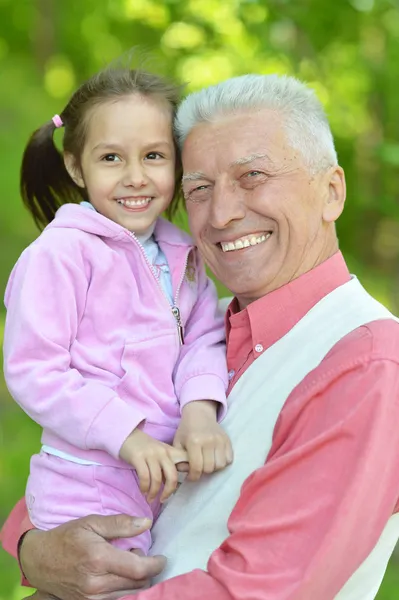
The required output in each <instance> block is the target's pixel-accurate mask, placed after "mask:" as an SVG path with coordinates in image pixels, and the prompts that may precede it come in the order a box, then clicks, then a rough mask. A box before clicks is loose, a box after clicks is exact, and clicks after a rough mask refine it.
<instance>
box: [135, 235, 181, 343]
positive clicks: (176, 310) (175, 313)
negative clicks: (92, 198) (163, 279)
mask: <svg viewBox="0 0 399 600" xmlns="http://www.w3.org/2000/svg"><path fill="white" fill-rule="evenodd" d="M127 233H128V235H129V237H132V238H133V239H134V241H135V242H136V243H137V245H138V246H139V248H140V250H141V253H142V255H143V256H144V260H145V262H146V263H147V265H148V267H149V269H150V271H151V273H152V276H153V277H154V279H155V282H156V284H157V286H158V287H159V288H160V290H161V292H162V295H163V297H164V298H165V300H166V302H167V303H168V306H169V308H171V309H172V315H173V316H174V319H175V321H176V326H177V335H178V338H179V344H180V346H183V344H184V327H183V323H182V321H181V316H180V309H179V307H178V305H177V301H178V297H179V293H180V288H181V286H182V283H183V280H184V276H185V274H186V269H187V262H188V257H189V254H190V252H191V250H189V251H188V252H187V255H186V260H185V263H184V269H183V274H182V276H181V278H180V281H179V285H178V286H177V290H176V294H175V298H174V303H173V304H172V305H171V303H170V302H169V298H168V297H167V295H166V293H165V291H164V289H163V287H162V285H161V284H160V282H159V280H158V278H157V276H156V275H155V272H154V269H153V266H152V264H151V263H150V261H149V260H148V258H147V255H146V253H145V250H144V246H143V245H142V244H141V243H140V242H139V240H138V239H137V237H136V236H135V235H134V233H132V232H131V231H128V232H127Z"/></svg>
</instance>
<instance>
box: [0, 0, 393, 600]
mask: <svg viewBox="0 0 399 600" xmlns="http://www.w3.org/2000/svg"><path fill="white" fill-rule="evenodd" d="M132 46H138V47H139V48H141V49H144V50H147V51H148V52H149V53H150V54H151V58H150V59H149V60H148V61H147V68H149V69H155V70H157V71H160V72H163V73H165V74H169V75H171V76H173V77H174V78H175V79H177V80H179V81H182V82H183V81H184V82H187V91H190V90H194V89H198V88H200V87H201V86H204V85H209V84H212V83H216V82H218V81H220V80H223V79H226V78H228V77H231V76H234V75H238V74H242V73H247V72H259V73H271V72H277V73H287V74H292V75H296V76H298V77H299V78H300V79H303V80H305V81H307V82H309V83H310V84H311V85H312V86H313V87H314V89H315V90H316V92H317V93H318V95H319V97H320V99H321V100H322V101H323V103H324V105H325V107H326V110H327V112H328V115H329V118H330V122H331V124H332V128H333V132H334V135H335V139H336V146H337V150H338V154H339V157H340V162H341V164H342V166H343V167H344V168H345V171H346V175H347V183H348V201H347V206H346V209H345V213H344V215H343V217H342V218H341V219H340V221H339V224H338V231H339V237H340V244H341V248H342V250H343V251H344V253H345V256H346V258H347V259H348V262H349V264H350V266H351V267H352V269H353V270H354V271H355V272H356V273H357V274H358V275H359V277H360V278H361V279H362V281H363V282H364V284H365V285H366V287H367V288H368V289H369V290H370V291H371V292H372V293H373V294H374V295H376V296H377V297H379V298H380V299H381V300H382V301H384V302H385V303H386V304H388V305H390V306H391V307H392V308H396V309H398V307H399V301H398V298H399V210H398V183H397V179H398V169H399V119H398V114H399V95H398V94H397V93H396V83H397V76H398V74H399V70H398V69H399V67H398V65H399V6H398V3H397V0H335V2H319V1H318V0H297V1H296V2H290V1H289V0H268V1H267V2H266V1H262V0H185V1H184V2H182V1H179V0H103V1H102V2H98V0H85V2H82V1H81V0H0V68H1V81H2V85H1V97H0V156H1V164H2V166H3V168H2V180H1V182H2V189H3V202H2V208H1V218H0V257H1V258H0V281H1V286H0V287H1V289H2V291H3V289H4V286H5V284H6V280H7V277H8V274H9V272H10V270H11V268H12V265H13V264H14V263H15V261H16V259H17V257H18V255H19V254H20V252H21V251H22V249H23V248H24V247H25V246H26V245H27V244H28V243H29V242H30V241H31V240H33V239H34V237H35V235H36V232H35V230H34V228H33V225H32V223H31V220H30V218H29V216H28V215H27V214H26V212H25V210H24V208H23V206H22V203H21V201H20V199H19V192H18V172H19V165H20V160H21V156H22V152H23V147H24V144H25V143H26V140H27V138H28V136H29V134H30V133H31V131H33V129H35V128H36V127H38V126H39V125H41V124H42V123H43V122H44V121H46V120H48V119H49V118H50V117H51V116H52V115H53V114H54V113H56V112H60V111H61V110H62V108H63V105H64V104H65V102H66V101H67V99H68V97H69V95H70V93H71V92H72V91H73V89H74V88H75V86H76V85H77V84H78V83H79V82H80V81H82V80H83V79H84V78H86V77H87V76H89V75H90V74H92V73H93V72H94V71H95V70H97V69H98V68H101V67H103V66H104V65H105V64H106V63H107V62H108V61H110V60H113V59H115V58H116V57H118V56H119V55H121V54H123V53H124V52H127V51H128V50H129V49H130V48H131V47H132ZM138 56H139V53H138ZM57 133H58V132H57ZM180 221H181V222H183V223H184V222H185V218H184V213H182V214H181V215H180ZM0 318H4V312H1V311H0ZM0 333H1V327H0ZM38 444H39V428H38V427H37V426H35V425H34V424H32V423H31V422H30V421H29V420H28V418H27V417H25V416H23V415H22V413H21V412H20V411H19V409H18V408H17V407H16V406H15V405H14V403H13V402H12V401H11V400H10V398H9V397H8V395H7V393H6V389H5V385H4V382H2V381H1V382H0V445H1V450H2V451H1V455H0V490H1V495H2V496H1V504H0V522H1V521H2V520H3V519H4V518H5V516H6V514H7V513H8V511H9V509H10V508H11V506H12V504H13V502H15V500H16V499H17V498H18V497H19V496H20V495H21V494H22V493H23V490H24V485H25V479H26V474H27V471H28V459H29V456H30V454H31V453H33V452H34V451H36V450H37V447H38ZM11 564H12V563H11V561H10V560H8V558H7V557H6V556H5V555H4V553H2V554H1V556H0V574H1V575H0V579H1V582H2V586H1V590H0V599H1V597H2V595H3V596H4V598H6V597H7V598H9V597H10V595H9V590H10V589H11V587H12V585H14V582H15V581H16V577H17V570H16V569H14V570H12V567H10V565H11ZM391 586H392V590H393V591H392V592H391ZM395 586H397V587H395ZM398 587H399V582H398V577H397V576H396V574H395V573H394V572H393V571H392V570H391V571H390V572H389V573H388V577H387V580H386V583H385V585H384V587H383V589H382V590H381V593H380V595H379V598H380V599H381V600H389V599H393V598H397V592H395V591H394V589H396V590H397V589H398ZM16 594H17V595H18V594H20V592H19V591H17V592H16ZM19 597H22V596H21V595H20V596H19ZM16 598H17V597H16Z"/></svg>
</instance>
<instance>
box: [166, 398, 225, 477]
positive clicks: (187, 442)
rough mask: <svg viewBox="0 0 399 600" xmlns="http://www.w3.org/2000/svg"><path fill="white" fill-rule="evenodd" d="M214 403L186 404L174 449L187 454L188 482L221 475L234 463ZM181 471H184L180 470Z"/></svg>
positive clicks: (209, 401) (200, 401) (203, 401)
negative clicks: (210, 474) (212, 474)
mask: <svg viewBox="0 0 399 600" xmlns="http://www.w3.org/2000/svg"><path fill="white" fill-rule="evenodd" d="M216 411H217V402H214V401H212V400H196V401H194V402H189V403H188V404H186V405H185V406H184V408H183V410H182V418H181V421H180V424H179V427H178V429H177V431H176V435H175V439H174V440H173V445H174V446H175V447H176V448H179V449H182V450H186V451H187V454H188V462H189V472H188V479H190V481H196V480H197V479H199V478H200V477H201V475H202V473H213V472H214V471H220V470H221V469H224V468H225V467H227V465H229V464H231V463H232V462H233V449H232V446H231V442H230V438H229V437H228V435H227V434H226V432H225V431H224V429H222V427H221V426H220V425H219V424H218V422H217V419H216ZM179 470H183V469H179Z"/></svg>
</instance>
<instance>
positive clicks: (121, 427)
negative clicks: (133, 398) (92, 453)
mask: <svg viewBox="0 0 399 600" xmlns="http://www.w3.org/2000/svg"><path fill="white" fill-rule="evenodd" d="M143 421H145V415H143V414H142V413H141V412H140V411H138V410H134V408H132V407H131V406H129V405H128V404H126V402H124V401H123V400H121V399H120V398H118V397H117V396H116V397H115V398H113V399H112V400H110V401H109V402H108V404H107V405H106V406H105V407H104V408H103V409H102V410H101V412H100V413H99V414H98V415H97V416H96V418H95V419H94V421H93V422H92V424H91V426H90V429H89V431H88V434H87V438H86V447H87V448H96V449H99V450H105V452H108V454H110V455H111V456H113V457H114V458H119V451H120V449H121V447H122V444H123V442H124V441H125V440H126V438H127V437H128V435H130V434H131V433H132V431H133V429H136V427H137V426H138V425H139V424H140V423H142V422H143Z"/></svg>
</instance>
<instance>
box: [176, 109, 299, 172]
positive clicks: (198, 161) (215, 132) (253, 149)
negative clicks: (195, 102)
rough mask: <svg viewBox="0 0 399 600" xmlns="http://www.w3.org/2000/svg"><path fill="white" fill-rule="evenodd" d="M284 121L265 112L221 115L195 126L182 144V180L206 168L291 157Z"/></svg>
mask: <svg viewBox="0 0 399 600" xmlns="http://www.w3.org/2000/svg"><path fill="white" fill-rule="evenodd" d="M293 152H294V151H293V148H292V147H291V146H290V145H289V143H288V141H287V135H286V131H285V128H284V121H283V118H282V116H281V114H279V113H278V112H276V111H272V110H269V109H262V110H256V111H255V110H252V111H250V112H249V111H246V112H244V111H241V112H233V113H229V114H227V115H225V114H223V115H220V116H219V117H217V118H215V119H214V120H213V121H211V122H200V123H198V124H197V125H195V126H194V127H193V128H192V129H191V131H190V132H189V134H188V135H187V138H186V139H185V141H184V143H183V148H182V160H183V169H184V173H185V178H186V179H187V178H188V176H189V175H190V174H191V173H194V174H195V172H197V171H202V167H201V165H204V164H205V163H206V164H207V168H208V169H210V170H212V169H213V168H217V166H219V167H220V168H222V167H223V170H224V169H226V168H232V167H235V166H240V165H247V164H251V163H253V162H257V161H258V162H259V161H261V160H263V161H264V162H265V161H268V162H270V161H271V162H279V161H282V160H291V159H292V158H293Z"/></svg>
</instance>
